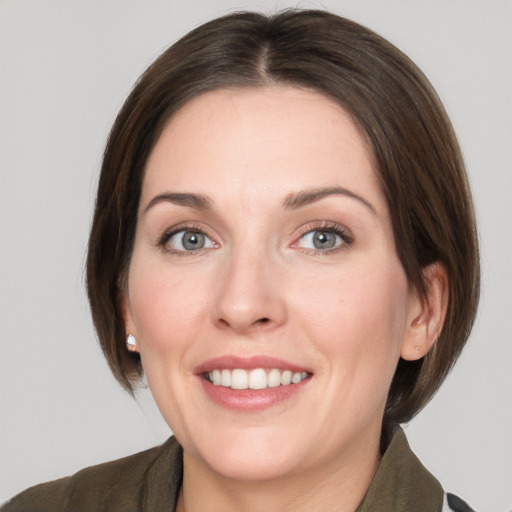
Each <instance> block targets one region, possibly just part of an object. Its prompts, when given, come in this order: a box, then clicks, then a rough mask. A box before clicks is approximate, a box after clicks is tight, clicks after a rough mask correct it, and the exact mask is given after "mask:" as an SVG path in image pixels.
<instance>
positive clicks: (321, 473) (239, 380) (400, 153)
mask: <svg viewBox="0 0 512 512" xmlns="http://www.w3.org/2000/svg"><path fill="white" fill-rule="evenodd" d="M87 277H88V292H89V299H90V303H91V310H92V313H93V319H94V323H95V326H96V329H97V332H98V336H99V339H100V342H101V345H102V347H103V350H104V352H105V355H106V357H107V360H108V362H109V364H110V367H111V369H112V371H113V373H114V375H115V376H116V378H117V379H118V380H119V382H120V383H121V384H122V385H123V386H124V387H125V388H126V389H127V390H128V391H130V392H131V393H133V391H134V386H136V384H137V382H138V381H139V379H140V378H141V376H142V373H143V371H144V374H145V376H146V378H147V381H148V383H149V386H150V389H151V391H152V393H153V396H154V398H155V401H156V403H157V405H158V407H159V409H160V411H161V413H162V415H163V416H164V418H165V419H166V421H167V422H168V424H169V426H170V427H171V429H172V430H173V432H174V434H175V437H173V438H171V439H170V440H169V441H168V442H167V443H166V444H165V445H163V446H162V447H160V448H155V449H153V450H149V451H147V452H143V453H141V454H138V455H134V456H132V457H128V458H126V459H122V460H119V461H115V462H112V463H108V464H106V465H102V466H97V467H93V468H88V469H86V470H83V471H82V472H80V473H78V474H76V475H74V476H72V477H69V478H67V479H63V480H59V481H57V482H53V483H49V484H43V485H41V486H37V487H35V488H32V489H29V490H28V491H25V492H24V493H22V494H21V495H19V496H18V497H16V498H15V499H14V500H13V501H11V502H10V503H9V504H7V505H6V506H5V510H6V511H8V510H100V509H104V510H178V511H184V510H187V511H191V510H192V511H193V510H260V509H265V510H268V509H270V510H274V509H277V508H279V509H282V510H289V509H290V510H291V509H293V510H341V511H343V510H347V511H349V510H350V511H353V510H358V511H366V510H379V511H399V510H403V511H405V510H414V511H423V510H424V511H438V510H442V508H443V507H449V508H448V509H450V508H451V509H452V510H469V509H468V508H467V506H466V505H465V504H464V503H463V502H461V500H458V499H457V498H455V497H453V496H450V497H449V498H448V497H446V496H445V494H444V492H443V489H442V487H441V485H440V484H439V483H438V482H437V480H436V479H435V478H434V477H433V476H432V475H430V473H428V471H427V470H426V469H425V468H424V467H423V466H422V465H421V463H420V462H419V461H418V460H417V459H416V458H415V456H414V454H413V453H412V452H411V451H410V449H409V448H408V445H407V442H406V440H405V436H404V434H403V432H402V431H401V430H400V428H399V427H398V424H399V423H403V422H407V421H409V420H410V419H411V418H412V417H413V416H414V415H415V414H416V413H417V412H418V411H419V410H421V408H422V407H423V406H424V405H425V404H426V403H427V402H428V401H429V400H430V398H431V397H432V396H433V394H435V392H436V391H437V389H438V387H439V386H440V384H441V383H442V381H443V380H444V378H445V377H446V375H447V374H448V372H449V371H450V369H451V368H452V366H453V364H454V362H455V360H456V359H457V357H458V355H459V354H460V352H461V350H462V348H463V346H464V343H465V341H466V339H467V336H468V335H469V332H470V329H471V326H472V323H473V319H474V315H475V311H476V304H477V300H478V291H479V269H478V247H477V240H476V232H475V222H474V215H473V208H472V203H471V196H470V192H469V188H468V185H467V179H466V175H465V171H464V168H463V164H462V158H461V156H460V151H459V149H458V145H457V142H456V139H455V136H454V134H453V132H452V129H451V125H450V123H449V121H448V119H447V116H446V114H445V112H444V110H443V108H442V106H441V104H440V102H439V100H438V99H437V96H436V95H435V92H434V91H433V90H432V88H431V86H430V84H429V83H428V81H427V80H426V79H425V77H424V76H423V75H422V74H421V72H420V71H419V70H418V69H417V68H416V67H415V65H414V64H412V63H411V62H410V61H409V60H408V59H407V57H405V56H404V55H403V54H401V53H400V52H399V51H398V50H397V49H396V48H394V47H393V46H392V45H390V44H389V43H388V42H386V41H385V40H383V39H382V38H380V37H379V36H377V35H375V34H374V33H372V32H370V31H369V30H367V29H365V28H363V27H361V26H359V25H357V24H355V23H353V22H350V21H348V20H346V19H343V18H339V17H336V16H334V15H332V14H329V13H326V12H319V11H286V12H283V13H281V14H278V15H276V16H273V17H269V18H267V17H265V16H262V15H259V14H254V13H241V14H234V15H230V16H227V17H224V18H220V19H217V20H214V21H212V22H210V23H207V24H205V25H203V26H201V27H199V28H198V29H196V30H194V31H193V32H191V33H189V34H188V35H187V36H185V37H184V38H183V39H181V40H180V41H178V42H177V43H176V44H175V45H174V46H172V47H171V48H170V49H169V50H167V51H166V52H164V54H163V55H162V56H161V57H160V58H159V59H157V60H156V61H155V62H154V63H153V64H152V65H151V66H150V67H149V68H148V70H147V71H146V72H145V74H144V75H143V76H142V77H141V79H140V80H139V82H138V83H137V85H136V87H135V88H134V90H133V92H132V93H131V95H130V96H129V98H128V99H127V101H126V103H125V105H124V106H123V108H122V109H121V112H120V113H119V116H118V118H117V120H116V122H115V124H114V127H113V129H112V132H111V135H110V138H109V141H108V144H107V148H106V151H105V157H104V162H103V167H102V173H101V177H100V182H99V187H98V196H97V203H96V211H95V216H94V220H93V225H92V229H91V236H90V243H89V253H88V261H87Z"/></svg>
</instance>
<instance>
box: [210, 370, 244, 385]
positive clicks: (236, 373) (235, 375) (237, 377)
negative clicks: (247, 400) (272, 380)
mask: <svg viewBox="0 0 512 512" xmlns="http://www.w3.org/2000/svg"><path fill="white" fill-rule="evenodd" d="M214 371H215V370H214ZM231 387H232V388H233V389H247V388H248V387H249V375H248V374H247V372H246V371H245V370H233V371H232V372H231Z"/></svg>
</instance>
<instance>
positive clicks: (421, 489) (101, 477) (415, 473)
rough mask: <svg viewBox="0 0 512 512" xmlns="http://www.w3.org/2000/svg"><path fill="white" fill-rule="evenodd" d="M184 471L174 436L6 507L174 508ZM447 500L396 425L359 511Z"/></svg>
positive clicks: (140, 511)
mask: <svg viewBox="0 0 512 512" xmlns="http://www.w3.org/2000/svg"><path fill="white" fill-rule="evenodd" d="M182 475H183V452H182V449H181V446H180V445H179V444H178V442H177V441H176V439H175V438H174V437H171V438H170V439H169V440H168V441H167V442H166V443H165V444H163V445H162V446H160V447H157V448H152V449H151V450H147V451H144V452H141V453H138V454H136V455H132V456H130V457H125V458H123V459H119V460H116V461H113V462H108V463H106V464H100V465H98V466H92V467H90V468H86V469H83V470H82V471H79V472H78V473H76V474H75V475H73V476H69V477H67V478H62V479H60V480H55V481H53V482H48V483H44V484H40V485H36V486H35V487H31V488H30V489H27V490H26V491H24V492H22V493H21V494H19V495H18V496H16V497H15V498H13V499H12V500H11V501H9V502H8V503H6V504H4V506H3V507H2V508H1V509H0V512H64V511H65V512H107V511H108V512H173V511H174V510H175V507H176V502H177V499H178V494H179V491H180V488H181V481H182ZM444 499H445V495H444V492H443V489H442V488H441V485H440V484H439V482H438V481H437V480H436V479H435V478H434V477H433V476H432V475H431V474H430V473H429V472H428V471H427V470H426V469H425V467H424V466H423V465H422V464H421V462H420V461H419V460H418V459H417V457H416V456H415V455H414V453H413V452H412V451H411V449H410V448H409V445H408V443H407V440H406V438H405V434H404V432H403V430H402V429H400V428H396V429H395V431H394V432H393V437H392V439H391V442H390V444H389V446H388V448H387V450H386V452H385V453H384V456H383V458H382V461H381V464H380V466H379V469H378V470H377V473H376V474H375V477H374V479H373V481H372V483H371V485H370V487H369V489H368V492H367V494H366V497H365V498H364V500H363V502H362V503H361V505H360V506H359V507H358V509H357V512H441V510H442V509H443V500H444ZM445 506H446V502H445ZM461 510H463V509H461ZM468 510H470V509H468Z"/></svg>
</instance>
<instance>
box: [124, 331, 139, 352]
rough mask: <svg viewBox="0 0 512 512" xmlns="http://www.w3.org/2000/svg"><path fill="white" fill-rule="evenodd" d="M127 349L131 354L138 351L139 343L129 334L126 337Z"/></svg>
mask: <svg viewBox="0 0 512 512" xmlns="http://www.w3.org/2000/svg"><path fill="white" fill-rule="evenodd" d="M126 348H127V349H128V350H129V351H130V352H136V351H137V342H136V341H135V336H133V335H131V334H128V336H127V337H126Z"/></svg>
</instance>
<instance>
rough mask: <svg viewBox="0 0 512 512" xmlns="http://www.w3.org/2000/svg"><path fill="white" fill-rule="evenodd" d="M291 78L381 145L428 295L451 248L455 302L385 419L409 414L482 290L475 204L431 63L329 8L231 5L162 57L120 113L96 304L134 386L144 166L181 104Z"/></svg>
mask: <svg viewBox="0 0 512 512" xmlns="http://www.w3.org/2000/svg"><path fill="white" fill-rule="evenodd" d="M273 84H286V85H292V86H296V87H300V88H304V89H308V90H313V91H317V92H319V93H321V94H323V95H325V96H327V97H329V98H330V99H332V100H334V101H335V102H337V103H338V104H339V105H341V106H342V107H343V108H345V109H346V110H347V111H348V112H350V113H351V115H352V117H353V119H354V120H355V122H356V124H357V125H358V126H359V129H360V130H361V133H362V134H363V136H364V137H365V138H366V139H367V141H368V142H369V145H370V147H371V148H372V151H373V157H374V163H375V168H376V172H377V175H378V177H379V180H380V184H381V187H382V190H383V192H384V194H385V197H386V200H387V204H388V207H389V211H390V214H391V221H392V226H393V231H394V237H395V246H396V251H397V254H398V256H399V258H400V261H401V264H402V265H403V268H404V270H405V273H406V275H407V278H408V281H409V285H410V286H411V287H412V288H413V289H415V290H417V291H418V293H419V294H420V296H423V297H425V294H426V289H425V286H426V284H425V282H424V279H423V271H424V269H425V268H426V267H427V266H428V265H430V264H432V263H434V262H440V263H441V264H442V265H443V266H444V268H445V269H446V272H447V275H448V280H449V301H448V311H447V316H446V319H445V323H444V327H443V329H442V331H441V333H439V337H438V339H437V343H436V344H435V346H434V348H433V349H432V350H431V351H430V352H429V353H428V354H427V355H426V356H425V357H424V358H422V359H420V360H419V361H405V360H402V359H400V361H399V363H398V366H397V369H396V373H395V375H394V378H393V382H392V384H391V387H390V390H389V395H388V401H387V406H386V412H385V421H386V422H400V423H402V422H407V421H409V420H410V419H411V418H412V417H413V416H414V415H415V414H417V413H418V412H419V411H420V410H421V409H422V407H424V406H425V404H426V403H427V402H428V401H429V400H430V399H431V398H432V396H433V395H434V394H435V393H436V391H437V389H438V388H439V386H440V385H441V383H442V382H443V380H444V379H445V377H446V376H447V374H448V373H449V371H450V370H451V368H452V366H453V364H454V363H455V361H456V359H457V357H458V356H459V354H460V352H461V350H462V348H463V346H464V344H465V342H466V340H467V338H468V336H469V333H470V330H471V327H472V325H473V321H474V317H475V314H476V308H477V304H478V297H479V283H480V272H479V257H478V241H477V235H476V228H475V217H474V210H473V204H472V199H471V193H470V190H469V185H468V181H467V176H466V172H465V169H464V163H463V159H462V156H461V153H460V149H459V146H458V143H457V140H456V138H455V135H454V132H453V129H452V126H451V124H450V121H449V119H448V117H447V114H446V112H445V110H444V108H443V106H442V104H441V101H440V100H439V98H438V96H437V94H436V93H435V91H434V90H433V88H432V86H431V84H430V83H429V81H428V80H427V79H426V78H425V76H424V75H423V73H422V72H421V71H420V70H419V69H418V68H417V67H416V65H415V64H414V63H412V62H411V61H410V60H409V58H408V57H406V56H405V55H404V54H403V53H402V52H401V51H400V50H398V49H397V48H396V47H394V46H393V45H392V44H391V43H389V42H388V41H386V40H385V39H383V38H382V37H380V36H378V35H377V34H375V33H374V32H372V31H370V30H368V29H367V28H365V27H362V26H361V25H358V24H357V23H354V22H352V21H350V20H347V19H344V18H341V17H339V16H336V15H334V14H331V13H328V12H325V11H315V10H286V11H283V12H280V13H277V14H275V15H272V16H265V15H262V14H259V13H253V12H240V13H234V14H230V15H227V16H224V17H221V18H218V19H215V20H213V21H210V22H208V23H206V24H204V25H202V26H200V27H198V28H196V29H194V30H193V31H192V32H190V33H189V34H187V35H186V36H184V37H183V38H182V39H180V40H179V41H178V42H177V43H175V44H174V45H172V46H171V47H170V48H168V49H167V50H166V51H165V52H164V53H163V54H162V55H161V56H160V57H159V58H157V59H156V61H155V62H154V63H153V64H151V65H150V66H149V68H148V69H147V70H146V71H145V72H144V74H143V75H142V76H141V77H140V79H139V80H138V82H137V83H136V85H135V87H134V89H133V91H132V92H131V94H130V95H129V97H128V99H127V100H126V102H125V103H124V105H123V107H122V109H121V111H120V112H119V115H118V117H117V119H116V121H115V123H114V125H113V127H112V131H111V133H110V137H109V139H108V142H107V146H106V149H105V154H104V159H103V165H102V169H101V175H100V179H99V185H98V195H97V200H96V207H95V212H94V218H93V222H92V228H91V234H90V239H89V248H88V256H87V288H88V294H89V301H90V304H91V310H92V317H93V321H94V324H95V327H96V331H97V334H98V337H99V341H100V344H101V347H102V349H103V352H104V354H105V356H106V359H107V361H108V363H109V366H110V368H111V370H112V372H113V374H114V376H115V377H116V378H117V380H118V381H119V382H120V383H121V385H122V386H123V387H124V388H125V389H126V390H127V391H128V392H129V393H131V394H133V393H134V386H135V385H136V384H137V382H138V381H139V380H140V378H141V377H142V374H143V369H142V365H141V362H140V358H139V356H138V354H133V353H130V352H128V351H127V350H126V346H125V336H126V334H127V333H126V332H125V327H124V322H123V315H122V310H121V306H120V298H121V294H122V293H123V290H124V289H125V285H126V276H127V273H128V268H129V264H130V256H131V253H132V248H133V243H134V236H135V227H136V223H137V211H138V206H139V198H140V194H141V188H142V182H143V177H144V169H145V165H146V162H147V160H148V156H149V155H150V153H151V151H152V149H153V147H154V146H155V144H156V142H157V140H158V138H159V136H160V134H161V133H162V130H163V129H164V127H165V126H166V124H167V123H168V122H169V120H170V119H171V118H172V116H173V115H174V114H175V113H176V112H177V111H178V110H179V109H180V108H181V107H182V106H183V105H184V104H186V103H187V102H188V101H190V100H191V99H192V98H195V97H197V96H198V95H200V94H203V93H205V92H208V91H213V90H219V89H229V88H231V89H236V88H247V87H249V88H259V87H269V86H272V85H273Z"/></svg>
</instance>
